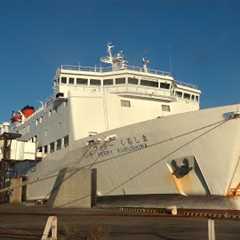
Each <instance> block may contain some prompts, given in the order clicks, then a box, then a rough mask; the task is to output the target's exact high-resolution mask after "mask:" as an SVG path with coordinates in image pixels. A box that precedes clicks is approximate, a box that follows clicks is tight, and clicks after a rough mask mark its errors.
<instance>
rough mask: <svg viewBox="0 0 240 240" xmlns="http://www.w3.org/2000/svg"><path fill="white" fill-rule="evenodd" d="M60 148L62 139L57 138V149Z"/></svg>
mask: <svg viewBox="0 0 240 240" xmlns="http://www.w3.org/2000/svg"><path fill="white" fill-rule="evenodd" d="M61 148H62V139H61V138H60V139H58V140H57V151H58V150H60V149H61Z"/></svg>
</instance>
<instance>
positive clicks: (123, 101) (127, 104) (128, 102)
mask: <svg viewBox="0 0 240 240" xmlns="http://www.w3.org/2000/svg"><path fill="white" fill-rule="evenodd" d="M121 106H122V107H131V102H130V101H129V100H122V99H121Z"/></svg>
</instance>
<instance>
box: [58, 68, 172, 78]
mask: <svg viewBox="0 0 240 240" xmlns="http://www.w3.org/2000/svg"><path fill="white" fill-rule="evenodd" d="M61 69H63V70H73V71H89V72H100V73H101V72H113V71H121V70H126V69H128V70H133V71H137V72H145V71H144V69H143V68H142V67H138V66H125V67H124V68H119V69H116V70H114V69H113V68H112V67H97V66H96V67H88V66H80V65H78V66H73V65H61ZM147 72H148V73H153V74H160V75H164V76H171V73H170V72H165V71H160V70H156V69H148V70H147Z"/></svg>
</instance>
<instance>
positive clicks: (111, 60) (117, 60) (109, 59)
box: [100, 43, 127, 70]
mask: <svg viewBox="0 0 240 240" xmlns="http://www.w3.org/2000/svg"><path fill="white" fill-rule="evenodd" d="M113 47H114V46H113V45H112V44H111V43H108V44H107V53H108V56H106V57H101V58H100V61H101V62H103V63H107V64H111V65H112V69H113V70H119V69H125V68H126V67H127V61H126V60H125V59H124V55H123V51H120V52H118V53H117V54H115V55H113V53H112V48H113Z"/></svg>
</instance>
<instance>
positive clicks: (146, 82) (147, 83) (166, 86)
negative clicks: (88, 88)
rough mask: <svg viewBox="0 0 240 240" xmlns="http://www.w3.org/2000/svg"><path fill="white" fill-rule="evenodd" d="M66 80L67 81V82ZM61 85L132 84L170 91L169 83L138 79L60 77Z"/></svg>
mask: <svg viewBox="0 0 240 240" xmlns="http://www.w3.org/2000/svg"><path fill="white" fill-rule="evenodd" d="M67 80H68V81H67ZM114 80H115V81H114ZM61 83H62V84H70V85H71V84H72V85H73V84H77V85H88V84H89V85H94V86H101V85H102V84H103V86H107V85H114V84H116V85H118V84H126V83H128V84H133V85H138V84H140V85H142V86H147V87H156V88H158V87H160V88H162V89H170V83H167V82H158V81H151V80H145V79H141V80H139V79H138V78H132V77H128V78H116V79H104V80H103V81H101V80H100V79H89V80H88V79H87V78H76V79H75V78H72V77H69V78H68V79H67V77H61Z"/></svg>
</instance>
